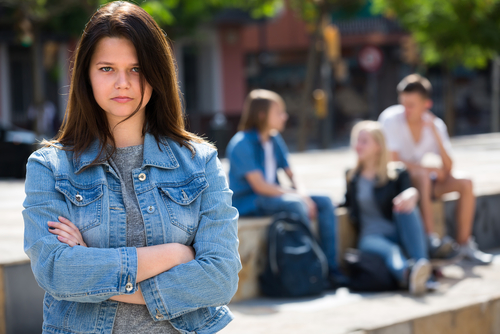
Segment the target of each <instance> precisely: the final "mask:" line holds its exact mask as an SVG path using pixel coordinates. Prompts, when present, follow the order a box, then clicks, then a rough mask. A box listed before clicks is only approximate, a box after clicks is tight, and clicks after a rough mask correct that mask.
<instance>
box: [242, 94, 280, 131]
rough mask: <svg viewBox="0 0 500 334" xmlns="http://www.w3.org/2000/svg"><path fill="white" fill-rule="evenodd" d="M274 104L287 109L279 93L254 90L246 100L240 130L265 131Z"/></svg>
mask: <svg viewBox="0 0 500 334" xmlns="http://www.w3.org/2000/svg"><path fill="white" fill-rule="evenodd" d="M272 103H278V104H280V105H281V106H282V107H283V109H284V108H285V102H284V101H283V99H282V98H281V96H279V95H278V94H277V93H275V92H272V91H270V90H266V89H254V90H252V91H251V92H250V93H249V94H248V96H247V98H246V99H245V103H244V105H243V113H242V114H241V120H240V124H239V126H238V130H240V131H245V130H257V131H259V132H260V131H263V130H264V129H265V127H266V126H267V116H268V115H269V110H270V109H271V105H272Z"/></svg>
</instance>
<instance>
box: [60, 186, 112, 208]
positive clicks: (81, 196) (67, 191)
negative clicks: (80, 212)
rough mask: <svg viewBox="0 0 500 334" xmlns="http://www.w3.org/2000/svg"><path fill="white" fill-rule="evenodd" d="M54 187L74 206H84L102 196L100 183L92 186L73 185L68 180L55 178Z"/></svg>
mask: <svg viewBox="0 0 500 334" xmlns="http://www.w3.org/2000/svg"><path fill="white" fill-rule="evenodd" d="M56 189H57V190H58V191H59V192H61V193H63V194H64V195H65V196H66V197H67V198H68V199H69V200H70V201H71V203H73V204H74V205H76V206H86V205H89V204H90V203H92V202H95V201H96V200H98V199H99V198H101V197H102V194H103V189H102V184H99V185H96V186H92V187H88V188H86V187H83V186H82V187H75V186H74V185H73V184H72V183H71V182H70V181H69V180H65V179H63V180H57V181H56Z"/></svg>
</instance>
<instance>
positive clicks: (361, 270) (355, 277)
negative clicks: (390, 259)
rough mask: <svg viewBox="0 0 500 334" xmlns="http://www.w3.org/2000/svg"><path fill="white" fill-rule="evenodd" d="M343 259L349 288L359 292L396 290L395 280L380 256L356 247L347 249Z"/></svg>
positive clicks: (397, 286)
mask: <svg viewBox="0 0 500 334" xmlns="http://www.w3.org/2000/svg"><path fill="white" fill-rule="evenodd" d="M344 260H345V263H346V266H347V271H348V272H349V284H348V288H349V289H350V290H352V291H359V292H380V291H393V290H398V288H399V285H398V283H397V281H396V280H395V279H394V277H393V276H392V275H391V272H390V271H389V269H388V268H387V266H386V265H385V262H384V260H383V259H382V258H381V257H380V256H378V255H376V254H372V253H366V252H362V251H360V250H357V249H347V250H346V252H345V254H344Z"/></svg>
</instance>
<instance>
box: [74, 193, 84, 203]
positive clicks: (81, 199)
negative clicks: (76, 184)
mask: <svg viewBox="0 0 500 334" xmlns="http://www.w3.org/2000/svg"><path fill="white" fill-rule="evenodd" d="M75 198H76V201H77V202H81V201H83V196H82V195H80V194H76V196H75Z"/></svg>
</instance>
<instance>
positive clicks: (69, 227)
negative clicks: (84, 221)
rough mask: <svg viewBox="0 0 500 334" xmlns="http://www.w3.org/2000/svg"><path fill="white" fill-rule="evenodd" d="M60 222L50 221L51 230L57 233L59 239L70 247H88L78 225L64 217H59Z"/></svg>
mask: <svg viewBox="0 0 500 334" xmlns="http://www.w3.org/2000/svg"><path fill="white" fill-rule="evenodd" d="M58 219H59V222H48V223H47V225H49V232H50V233H52V234H55V235H57V239H58V240H59V241H60V242H62V243H65V244H66V245H68V246H70V247H74V246H83V247H87V244H86V243H85V241H83V237H82V234H81V233H80V230H78V227H76V226H75V225H74V224H73V223H72V222H70V221H69V220H68V219H66V218H64V217H59V218H58Z"/></svg>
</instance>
